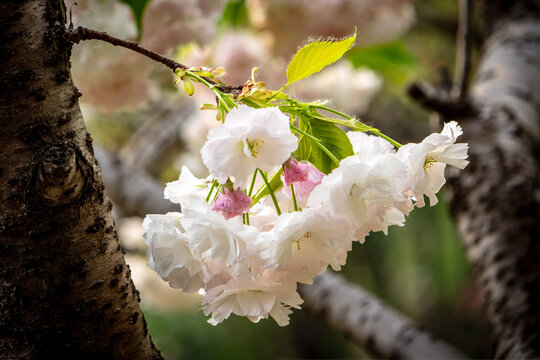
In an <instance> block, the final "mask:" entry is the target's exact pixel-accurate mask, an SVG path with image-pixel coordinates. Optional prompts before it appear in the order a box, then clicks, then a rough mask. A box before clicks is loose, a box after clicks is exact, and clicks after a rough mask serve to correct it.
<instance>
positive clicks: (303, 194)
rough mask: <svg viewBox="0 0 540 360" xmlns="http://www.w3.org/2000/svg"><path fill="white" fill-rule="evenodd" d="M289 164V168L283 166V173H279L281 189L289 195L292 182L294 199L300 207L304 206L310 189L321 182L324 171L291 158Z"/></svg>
mask: <svg viewBox="0 0 540 360" xmlns="http://www.w3.org/2000/svg"><path fill="white" fill-rule="evenodd" d="M289 164H290V165H289V166H290V167H289V168H288V167H287V165H285V166H284V167H283V175H281V181H283V185H284V186H283V191H284V192H285V194H287V196H289V197H290V196H291V187H290V185H291V184H294V185H293V186H294V194H295V196H296V201H297V202H298V205H299V206H300V207H304V206H305V204H306V203H307V199H308V198H309V195H310V194H311V191H312V190H313V189H314V188H315V186H317V185H319V184H320V183H321V181H322V179H323V177H324V173H322V172H320V171H319V169H317V168H316V167H315V166H313V165H312V164H310V163H299V162H296V161H294V160H293V161H290V163H289ZM293 164H294V165H293Z"/></svg>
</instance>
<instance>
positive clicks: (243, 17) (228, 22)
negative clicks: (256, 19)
mask: <svg viewBox="0 0 540 360" xmlns="http://www.w3.org/2000/svg"><path fill="white" fill-rule="evenodd" d="M248 23H249V16H248V10H247V7H246V1H245V0H229V2H227V4H226V5H225V9H224V10H223V15H222V16H221V18H220V19H219V20H218V24H217V25H218V27H219V28H220V29H223V28H224V27H226V26H230V27H232V28H239V27H247V25H248Z"/></svg>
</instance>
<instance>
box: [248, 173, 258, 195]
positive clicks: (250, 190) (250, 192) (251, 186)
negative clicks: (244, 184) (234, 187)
mask: <svg viewBox="0 0 540 360" xmlns="http://www.w3.org/2000/svg"><path fill="white" fill-rule="evenodd" d="M256 177H257V170H255V172H254V173H253V177H252V178H251V185H249V192H248V194H247V195H248V196H249V197H251V194H252V193H253V187H254V186H255V178H256Z"/></svg>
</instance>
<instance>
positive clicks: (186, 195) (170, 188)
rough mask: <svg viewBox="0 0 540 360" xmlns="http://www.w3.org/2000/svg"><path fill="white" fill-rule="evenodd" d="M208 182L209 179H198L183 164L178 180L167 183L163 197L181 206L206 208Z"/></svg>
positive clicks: (209, 181)
mask: <svg viewBox="0 0 540 360" xmlns="http://www.w3.org/2000/svg"><path fill="white" fill-rule="evenodd" d="M210 183H211V180H210V179H206V180H204V179H199V178H197V177H195V176H194V175H193V174H192V173H191V171H190V170H189V169H188V168H187V167H186V166H183V167H182V171H181V173H180V177H179V178H178V180H176V181H172V182H169V183H167V186H166V187H165V191H164V193H165V199H168V200H170V201H171V202H172V203H175V204H180V205H182V207H183V208H206V207H208V203H207V202H206V196H207V195H208V192H209V191H210V186H209V185H210Z"/></svg>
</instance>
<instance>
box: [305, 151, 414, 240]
mask: <svg viewBox="0 0 540 360" xmlns="http://www.w3.org/2000/svg"><path fill="white" fill-rule="evenodd" d="M406 176H407V170H406V167H405V165H404V164H403V162H401V161H400V160H399V159H398V157H397V156H396V155H395V154H394V153H392V152H388V153H386V154H380V153H379V154H374V155H373V156H372V157H371V158H369V159H363V158H362V155H355V156H350V157H348V158H346V159H343V160H342V161H341V163H340V165H339V167H337V168H336V169H334V171H333V172H332V173H330V174H329V175H328V176H325V177H324V178H323V181H322V183H321V184H320V185H319V186H317V187H316V188H315V189H314V190H313V192H312V193H311V196H310V198H309V200H308V206H317V205H322V206H323V207H328V209H329V210H330V211H331V213H332V214H333V215H332V216H333V217H336V216H338V214H342V215H343V216H346V217H348V218H349V219H350V221H351V222H352V224H353V226H354V228H355V236H356V238H357V239H358V240H359V241H360V242H363V239H364V237H365V236H366V235H368V234H369V232H370V231H384V232H385V233H386V232H387V229H388V226H390V225H399V226H402V225H403V222H404V221H405V217H404V215H406V214H408V213H409V212H410V210H411V209H412V204H411V202H410V200H409V199H408V197H407V196H406V195H405V194H404V193H403V189H404V186H405V185H404V179H406ZM392 209H397V211H398V212H396V210H392ZM389 211H392V212H391V213H390V214H388V215H387V213H388V212H389ZM399 212H401V215H399ZM390 215H391V216H390Z"/></svg>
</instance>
